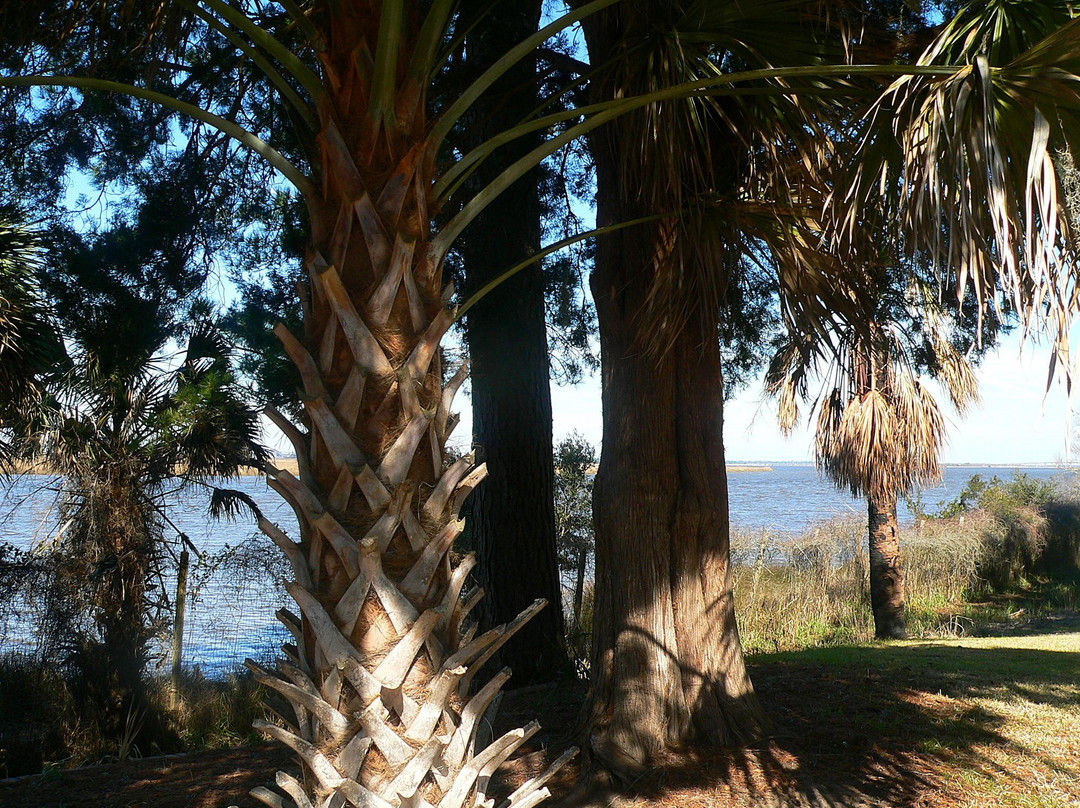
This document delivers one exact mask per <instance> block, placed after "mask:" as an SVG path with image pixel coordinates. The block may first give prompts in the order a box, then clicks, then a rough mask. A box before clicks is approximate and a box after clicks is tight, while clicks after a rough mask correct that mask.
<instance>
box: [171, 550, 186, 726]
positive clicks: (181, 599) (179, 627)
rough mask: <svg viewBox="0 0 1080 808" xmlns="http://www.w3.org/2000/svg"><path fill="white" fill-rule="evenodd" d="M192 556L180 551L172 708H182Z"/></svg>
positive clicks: (174, 637) (173, 649)
mask: <svg viewBox="0 0 1080 808" xmlns="http://www.w3.org/2000/svg"><path fill="white" fill-rule="evenodd" d="M189 560H190V556H189V555H188V551H187V550H181V551H180V571H179V573H178V574H177V576H176V622H175V623H174V624H173V643H172V707H173V709H174V710H175V709H177V708H178V707H179V706H180V666H181V662H182V661H183V657H184V607H185V604H186V601H187V576H188V562H189Z"/></svg>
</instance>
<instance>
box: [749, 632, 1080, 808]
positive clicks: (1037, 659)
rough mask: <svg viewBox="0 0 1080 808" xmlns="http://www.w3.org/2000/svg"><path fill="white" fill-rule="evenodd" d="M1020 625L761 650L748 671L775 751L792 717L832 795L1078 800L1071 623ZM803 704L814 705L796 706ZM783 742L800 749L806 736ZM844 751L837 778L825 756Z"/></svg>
mask: <svg viewBox="0 0 1080 808" xmlns="http://www.w3.org/2000/svg"><path fill="white" fill-rule="evenodd" d="M1018 631H1019V633H1013V634H1010V635H999V636H988V637H967V638H962V639H938V640H919V641H908V642H901V643H889V644H884V643H868V644H862V645H852V646H835V647H820V648H810V649H806V650H803V651H797V652H785V653H777V654H765V655H759V656H757V657H755V658H754V659H753V661H752V671H751V672H752V676H753V677H754V679H755V681H756V682H757V683H758V686H759V689H760V690H761V691H762V695H763V699H764V700H765V702H766V709H769V708H770V706H771V707H773V710H772V711H771V712H773V714H774V715H776V717H777V720H778V727H777V741H778V743H779V744H780V745H781V747H784V746H785V743H784V741H785V738H786V736H787V734H788V733H790V732H791V730H792V729H793V727H792V726H791V723H788V722H794V723H795V724H796V726H798V725H799V724H802V725H804V726H806V727H808V728H809V727H811V726H812V727H813V728H812V730H810V731H811V732H812V734H813V736H819V737H820V740H821V744H822V747H821V749H820V750H812V749H810V750H807V751H806V752H803V754H802V757H803V758H804V761H803V764H804V766H805V767H806V768H807V770H808V771H811V772H813V773H814V777H815V779H816V780H817V781H818V785H819V787H820V785H821V783H822V782H825V783H828V784H829V786H830V788H829V789H827V790H831V791H832V792H833V793H835V794H837V795H839V794H842V793H846V794H848V796H849V797H850V796H852V795H853V794H857V793H864V792H867V791H869V792H873V790H874V788H877V789H878V790H879V791H878V793H879V796H880V789H881V788H882V787H884V788H886V791H888V790H889V789H892V793H894V796H895V797H896V800H895V801H888V800H886V801H885V802H884V803H881V804H905V805H906V804H911V805H920V806H957V808H961V807H962V808H983V806H986V808H989V807H990V806H1016V807H1017V808H1029V807H1030V808H1035V806H1040V807H1041V808H1065V806H1077V805H1080V617H1078V616H1072V617H1058V618H1051V619H1045V620H1041V621H1038V622H1036V623H1032V624H1029V625H1027V626H1025V627H1022V628H1020V629H1018ZM781 689H782V691H787V692H782V691H781ZM800 691H801V692H800ZM793 692H794V693H797V694H798V695H796V696H794V697H793V696H792V693H793ZM829 693H831V694H832V696H831V697H830V695H829ZM808 699H812V700H814V701H815V702H817V703H818V706H817V708H814V707H811V708H809V709H806V708H802V707H801V706H799V702H800V701H803V700H808ZM770 701H774V702H776V701H778V702H779V704H773V705H770V704H769V702H770ZM788 746H789V748H788V752H789V753H794V754H796V755H798V754H799V753H798V751H797V750H798V749H799V748H800V747H805V742H802V743H795V744H789V745H788ZM822 750H825V751H822ZM827 750H833V754H832V756H830V753H829V751H827ZM843 750H847V751H848V753H849V756H848V757H847V760H846V767H847V769H848V772H849V773H848V774H847V775H844V774H843V771H842V770H840V771H837V770H836V765H835V764H836V761H835V760H833V758H835V756H836V754H837V753H841V752H842V751H843ZM830 761H832V762H831V763H830ZM883 784H884V786H883ZM864 796H865V797H867V798H870V801H871V804H878V803H874V802H873V799H872V798H873V796H874V793H865V794H864ZM901 796H903V799H901V798H900V797H901Z"/></svg>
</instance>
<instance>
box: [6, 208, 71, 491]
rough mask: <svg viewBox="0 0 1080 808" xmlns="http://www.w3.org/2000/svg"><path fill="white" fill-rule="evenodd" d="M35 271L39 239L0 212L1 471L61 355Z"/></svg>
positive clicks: (9, 212) (13, 213) (20, 220)
mask: <svg viewBox="0 0 1080 808" xmlns="http://www.w3.org/2000/svg"><path fill="white" fill-rule="evenodd" d="M39 269H40V256H39V247H38V234H37V233H36V232H35V231H33V230H31V229H30V228H28V227H27V225H26V220H25V216H24V215H23V214H22V213H21V212H20V211H18V210H17V209H15V208H13V207H10V206H0V470H9V469H8V468H7V467H8V466H9V465H10V463H11V461H12V459H13V451H14V447H13V446H12V445H11V440H12V438H13V432H12V430H14V429H16V428H17V423H18V422H19V421H21V420H23V419H24V418H25V417H27V416H28V415H29V413H30V412H31V411H32V409H33V407H34V403H35V402H36V401H38V400H39V399H40V397H41V396H42V395H43V392H44V390H43V386H44V382H45V378H44V377H45V376H46V374H47V373H48V372H49V371H50V369H51V367H52V364H53V362H54V361H55V360H56V359H57V357H58V356H59V353H60V344H59V341H58V340H57V338H56V332H55V330H54V329H53V328H52V326H51V324H50V322H49V315H48V307H47V305H46V304H45V301H44V299H43V297H42V294H41V291H40V289H39V288H38V281H37V278H36V273H37V272H38V270H39Z"/></svg>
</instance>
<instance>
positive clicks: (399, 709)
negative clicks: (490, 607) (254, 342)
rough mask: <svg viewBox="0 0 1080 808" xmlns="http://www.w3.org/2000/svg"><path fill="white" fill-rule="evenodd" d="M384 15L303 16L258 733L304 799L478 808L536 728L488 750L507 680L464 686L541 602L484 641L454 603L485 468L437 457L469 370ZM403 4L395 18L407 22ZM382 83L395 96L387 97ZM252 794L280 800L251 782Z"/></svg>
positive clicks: (502, 676) (413, 84)
mask: <svg viewBox="0 0 1080 808" xmlns="http://www.w3.org/2000/svg"><path fill="white" fill-rule="evenodd" d="M382 8H383V4H381V3H365V2H353V3H340V4H335V3H331V4H328V5H327V6H326V7H325V8H323V9H322V14H321V15H320V16H318V17H317V19H318V22H319V23H320V24H321V25H323V26H324V27H325V33H326V37H325V42H326V50H325V51H320V53H319V58H320V60H321V61H322V67H323V71H324V73H325V76H326V79H325V82H324V84H325V85H326V87H327V93H326V97H325V98H324V99H322V100H321V103H320V105H319V115H320V121H321V126H322V131H321V132H320V134H319V138H318V149H319V154H320V157H321V166H320V177H319V179H320V181H321V182H320V184H319V188H318V189H317V190H316V189H312V190H311V191H310V192H309V196H308V198H307V203H308V209H309V211H310V215H311V223H312V239H311V243H310V246H309V249H308V254H307V269H308V272H309V278H310V292H311V293H310V296H309V299H308V300H306V301H305V304H306V305H305V311H304V324H305V331H306V333H305V334H304V335H294V334H291V333H289V331H288V330H287V329H286V328H285V327H284V326H281V325H279V326H278V328H277V329H276V333H277V334H278V336H279V337H280V338H281V340H282V343H283V345H284V346H285V350H286V352H287V353H288V355H289V357H290V358H291V359H292V360H293V361H294V362H295V363H296V365H297V367H298V368H299V370H300V374H301V376H302V378H303V383H304V406H305V410H306V416H307V423H308V426H309V430H308V432H307V433H306V434H305V433H304V432H303V431H302V430H300V429H299V428H298V427H296V426H295V425H292V424H290V423H288V422H287V421H286V420H285V419H284V418H283V417H282V416H281V415H280V414H278V413H276V412H275V413H270V415H271V417H272V418H273V419H274V420H275V421H276V422H277V423H278V425H279V426H280V427H281V428H282V430H283V431H284V432H285V433H286V434H287V435H288V436H289V437H290V439H291V440H292V441H293V443H294V446H295V448H296V455H297V459H298V461H299V467H300V473H299V478H297V477H295V476H293V475H292V474H290V473H289V472H287V471H283V470H278V469H274V468H271V469H269V478H270V480H269V484H270V485H271V486H272V487H273V488H274V489H275V490H276V491H278V492H279V493H281V495H282V496H283V497H284V498H285V499H286V500H287V501H288V502H289V504H290V505H291V506H292V507H293V510H294V511H295V512H296V515H297V518H298V521H299V526H300V536H299V541H296V540H294V539H293V538H292V537H289V536H286V535H285V534H284V533H282V531H280V530H279V529H277V528H276V527H275V526H274V525H273V524H271V523H270V522H268V521H267V520H266V519H265V518H260V520H259V524H260V527H261V528H262V529H263V530H264V531H265V532H266V533H267V534H268V535H269V536H270V537H271V538H272V539H273V540H274V542H275V543H276V544H277V545H278V546H279V547H281V549H282V550H283V551H284V552H285V553H286V555H287V556H288V558H289V561H290V562H291V564H292V568H293V572H294V574H295V581H294V582H293V583H292V584H291V585H290V586H289V592H290V594H291V595H292V596H293V598H294V599H295V600H296V603H297V605H298V606H299V609H300V612H301V616H300V617H297V616H295V615H293V614H292V613H291V612H289V611H287V610H284V609H283V610H281V611H280V612H279V613H278V616H279V618H280V619H281V621H282V622H283V623H284V624H285V626H286V627H287V628H288V629H289V631H290V632H291V633H292V634H293V637H294V639H295V642H294V643H293V644H291V645H289V646H286V647H285V649H284V650H285V653H286V656H287V657H288V660H287V661H283V662H281V663H280V664H279V668H278V671H277V672H276V673H271V672H270V671H266V670H263V669H262V668H261V667H259V666H258V665H257V664H255V663H254V662H251V661H250V660H249V661H248V666H249V667H250V668H251V669H252V670H253V671H254V673H255V677H256V679H257V680H258V681H260V682H262V683H263V684H265V685H267V686H268V687H269V688H271V689H273V690H274V691H276V692H277V693H278V694H280V695H281V696H282V697H284V699H285V700H286V701H287V703H288V704H289V706H290V709H289V710H284V711H283V712H282V715H281V718H282V722H281V723H280V724H279V723H269V722H257V726H258V727H259V728H261V729H262V730H263V731H264V732H265V733H266V734H267V735H269V736H271V737H273V738H276V739H278V740H280V741H281V742H283V743H285V744H287V745H289V746H290V747H291V748H292V749H294V750H295V751H296V752H297V754H298V756H299V757H300V759H301V761H302V763H303V774H304V782H300V781H297V780H296V779H294V778H292V777H290V776H289V775H287V774H284V773H279V774H278V779H277V784H278V786H279V787H280V788H281V789H283V790H284V791H286V792H288V793H289V795H290V796H291V797H292V798H293V800H294V802H295V804H296V805H297V806H301V808H302V806H306V805H314V806H338V805H342V804H344V803H345V802H346V801H347V802H348V803H350V804H353V805H356V806H365V807H371V808H388V807H389V808H393V807H394V806H398V805H409V806H416V808H423V806H438V808H465V806H470V807H471V806H491V805H492V804H493V802H492V800H491V799H490V798H489V797H488V796H487V790H488V787H489V785H490V780H491V776H492V774H493V773H494V771H495V770H496V769H497V768H498V766H499V765H501V764H502V762H503V761H505V760H506V759H507V758H508V757H509V756H510V755H511V754H512V753H513V752H514V751H515V750H516V749H517V748H518V747H520V745H521V744H522V743H524V742H525V741H526V740H527V739H528V738H529V737H530V736H531V735H532V734H533V733H534V732H535V731H536V729H537V726H536V725H535V723H534V724H530V725H529V726H528V727H526V728H524V729H521V730H514V731H511V732H509V733H507V734H505V735H503V736H502V737H500V738H498V739H496V740H494V741H493V742H492V743H490V744H488V745H486V747H485V744H484V742H483V740H482V739H483V738H484V736H485V733H486V731H487V727H489V726H490V724H489V720H490V717H491V716H490V714H489V710H491V709H493V706H492V705H493V704H495V703H497V696H498V693H499V690H500V688H501V687H502V685H503V684H504V683H505V682H506V681H507V679H508V678H509V676H510V672H509V671H507V670H503V671H501V672H500V673H498V674H497V675H496V676H495V677H494V678H492V679H491V680H490V681H488V682H487V683H483V682H482V681H481V680H480V679H478V678H477V674H478V672H479V671H480V670H481V669H482V668H483V667H484V666H485V664H486V663H487V661H488V660H490V659H491V658H492V656H493V655H494V654H495V653H497V652H498V650H499V649H500V648H501V647H502V645H503V644H504V643H505V642H506V640H508V639H509V638H510V637H512V636H513V635H514V633H515V632H516V631H517V630H518V629H520V628H521V626H523V625H524V624H526V623H527V622H528V620H529V619H530V618H531V617H532V616H533V615H535V614H536V612H537V611H538V610H539V609H540V608H541V607H542V606H543V605H544V604H543V602H542V601H538V602H536V603H534V604H532V605H531V606H530V608H529V609H528V610H526V611H525V612H524V613H522V614H521V615H519V616H518V617H516V618H515V619H514V620H513V621H511V623H510V624H508V625H506V626H500V627H498V628H495V629H492V630H490V631H487V632H480V631H479V626H478V625H477V624H476V622H475V620H474V619H473V617H471V611H472V610H473V608H474V607H475V606H476V604H477V603H478V602H479V601H480V598H481V594H482V593H480V592H475V591H474V592H466V591H465V589H464V585H465V583H466V581H467V578H468V575H469V572H470V571H471V569H472V567H473V565H474V564H475V561H476V559H475V557H474V556H472V555H469V556H466V557H465V558H464V559H460V560H456V559H455V557H454V556H453V555H452V553H451V548H452V546H453V543H454V540H455V539H456V538H457V536H458V535H460V533H461V530H462V528H463V526H464V522H463V521H462V520H461V519H460V518H459V517H460V509H461V506H462V504H463V502H464V500H465V499H466V497H467V496H468V495H469V494H470V493H471V492H472V491H473V489H474V488H475V487H476V485H477V484H478V483H479V482H480V481H481V480H482V479H483V477H484V474H485V470H484V467H483V465H482V464H481V465H477V463H476V458H475V457H474V456H473V455H468V456H466V457H464V458H461V459H459V460H457V461H455V462H449V459H448V458H447V457H446V455H445V452H444V449H445V445H446V439H447V436H448V435H449V434H450V433H451V432H452V430H453V428H454V425H455V423H456V420H457V419H456V416H453V415H452V414H451V412H450V408H451V406H452V403H453V399H454V393H455V392H456V390H457V389H458V388H459V386H460V385H461V383H462V382H463V380H464V378H465V372H464V368H461V369H458V371H457V372H455V373H453V374H452V376H451V378H450V381H449V382H447V383H445V385H444V374H443V368H442V357H441V352H440V347H439V346H440V342H441V340H442V337H443V336H444V334H445V333H446V331H447V329H449V327H450V326H451V325H452V323H453V320H454V313H453V311H451V310H449V309H447V307H446V301H447V300H448V299H449V298H448V295H449V293H450V292H451V291H452V290H450V289H443V287H442V262H443V259H444V257H445V256H444V255H441V254H438V253H437V252H435V249H434V247H433V245H432V240H431V238H430V236H431V234H430V233H429V223H430V219H431V215H432V213H433V208H434V206H435V204H436V199H435V196H434V194H433V186H434V179H435V175H434V172H435V160H434V155H433V154H431V153H430V152H429V144H428V142H427V136H428V131H429V130H428V127H427V125H426V122H425V120H424V109H425V103H424V90H425V89H426V88H425V86H424V85H423V84H422V83H420V82H417V81H416V80H415V79H413V78H410V77H409V76H408V75H405V77H404V78H402V76H403V74H402V73H401V72H400V71H396V70H392V71H390V72H387V73H384V74H381V76H382V80H379V75H373V74H372V72H371V71H372V70H375V69H376V66H377V65H378V64H379V60H378V59H375V60H374V61H371V56H370V55H371V54H373V53H376V51H377V48H378V47H379V45H378V44H377V42H376V39H377V38H378V37H379V36H380V35H379V32H380V29H381V28H382V27H383V23H385V21H383V20H380V14H381V10H382ZM414 12H415V13H406V14H405V17H404V19H405V20H406V22H408V23H409V24H413V25H418V24H419V22H420V17H419V12H418V11H416V10H414ZM415 36H416V31H412V32H410V33H405V32H403V33H402V36H401V40H400V41H401V43H402V44H407V43H409V42H411V41H413V38H414V37H415ZM365 55H366V56H367V57H368V59H366V60H365V59H364V58H362V57H363V56H365ZM398 56H399V61H400V63H401V64H408V62H409V59H408V58H406V57H407V54H398ZM383 67H386V66H385V65H383ZM390 67H394V65H393V64H391V65H390ZM391 80H393V82H400V83H399V84H398V83H394V84H393V86H392V93H390V90H389V89H388V87H387V84H388V83H391ZM388 94H392V97H391V98H387V97H386V96H387V95H388ZM379 95H381V96H382V97H383V103H382V105H381V108H380V110H378V111H375V110H372V109H371V107H369V106H368V104H369V102H371V100H372V99H373V98H375V97H377V96H379ZM474 684H476V685H477V686H478V689H477V688H475V687H474ZM480 685H483V686H480ZM562 762H564V760H560V761H558V762H557V763H556V765H555V767H554V769H557V768H558V766H559V765H561V764H562ZM545 779H546V778H545V777H540V778H535V779H533V780H531V781H529V783H527V784H526V785H525V786H523V787H522V789H521V790H520V793H519V794H517V795H516V796H515V797H514V798H513V800H512V804H513V805H515V806H518V805H520V806H522V808H524V806H532V805H535V804H536V803H537V802H539V801H540V800H541V799H543V797H544V796H545V794H546V789H545V788H544V780H545ZM253 794H255V795H256V796H257V797H259V798H260V799H261V800H262V801H263V802H264V803H266V804H267V805H271V806H280V805H282V804H283V803H282V801H281V799H280V797H279V796H278V795H275V794H272V793H270V792H268V791H266V790H265V789H262V790H256V792H253Z"/></svg>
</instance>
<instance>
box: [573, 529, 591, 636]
mask: <svg viewBox="0 0 1080 808" xmlns="http://www.w3.org/2000/svg"><path fill="white" fill-rule="evenodd" d="M588 563H589V551H588V550H586V549H585V548H584V547H579V548H578V556H577V574H576V575H575V577H574V625H573V628H572V629H571V632H570V633H571V634H572V635H573V636H575V637H576V636H577V633H578V631H580V630H581V604H582V603H583V602H584V600H585V573H586V571H587V567H588Z"/></svg>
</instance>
